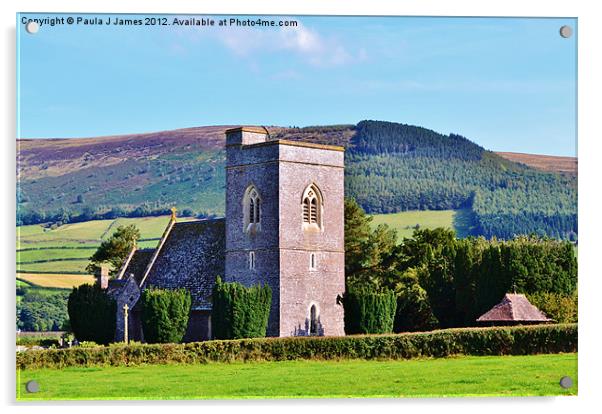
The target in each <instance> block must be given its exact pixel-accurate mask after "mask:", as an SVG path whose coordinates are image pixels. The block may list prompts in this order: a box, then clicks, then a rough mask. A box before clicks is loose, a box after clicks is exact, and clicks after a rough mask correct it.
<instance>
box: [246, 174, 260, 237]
mask: <svg viewBox="0 0 602 414" xmlns="http://www.w3.org/2000/svg"><path fill="white" fill-rule="evenodd" d="M242 207H243V219H244V220H243V221H244V223H243V226H244V231H245V232H256V231H258V230H260V229H261V226H260V224H261V197H260V196H259V192H258V191H257V189H256V188H255V186H253V185H250V186H249V187H248V188H247V190H246V191H245V194H244V197H243V206H242Z"/></svg>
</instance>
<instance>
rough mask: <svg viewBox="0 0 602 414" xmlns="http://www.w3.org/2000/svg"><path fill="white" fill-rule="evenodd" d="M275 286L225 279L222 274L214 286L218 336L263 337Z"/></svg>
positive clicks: (214, 323) (213, 320) (213, 324)
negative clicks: (225, 280) (223, 279)
mask: <svg viewBox="0 0 602 414" xmlns="http://www.w3.org/2000/svg"><path fill="white" fill-rule="evenodd" d="M271 303H272V290H271V289H270V287H269V286H251V287H245V286H243V285H242V284H240V283H238V282H234V283H224V282H222V280H221V279H220V278H219V277H218V278H217V281H216V283H215V286H214V288H213V308H212V311H211V327H212V332H213V335H214V337H215V338H217V339H242V338H262V337H264V336H265V335H266V330H267V327H268V317H269V316H270V305H271Z"/></svg>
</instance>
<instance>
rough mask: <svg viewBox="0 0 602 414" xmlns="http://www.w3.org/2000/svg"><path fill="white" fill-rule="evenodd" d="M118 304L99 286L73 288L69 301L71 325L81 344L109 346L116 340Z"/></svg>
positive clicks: (68, 309) (68, 308)
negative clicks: (91, 343)
mask: <svg viewBox="0 0 602 414" xmlns="http://www.w3.org/2000/svg"><path fill="white" fill-rule="evenodd" d="M116 309H117V304H116V303H115V300H114V299H113V298H111V297H109V296H108V295H107V294H106V293H105V291H103V290H102V289H100V287H98V286H97V285H81V286H79V287H75V288H73V291H72V292H71V294H70V295H69V300H68V301H67V312H68V313H69V323H70V325H71V329H72V330H73V334H74V335H75V337H76V338H77V340H78V341H79V342H84V341H91V342H96V343H99V344H108V343H109V342H111V341H112V340H113V339H114V338H115V315H116Z"/></svg>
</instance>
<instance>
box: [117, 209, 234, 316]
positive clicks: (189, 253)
mask: <svg viewBox="0 0 602 414" xmlns="http://www.w3.org/2000/svg"><path fill="white" fill-rule="evenodd" d="M225 240H226V228H225V220H224V219H213V220H196V221H187V222H180V223H178V222H175V223H173V226H172V227H171V228H170V227H168V229H167V231H166V233H165V235H164V237H163V240H162V241H161V242H160V243H159V247H158V248H157V249H159V250H158V251H157V253H156V257H154V262H153V263H152V265H151V267H150V269H147V270H146V273H147V274H146V275H145V276H143V279H142V281H141V283H142V288H143V289H144V288H146V287H148V286H156V287H160V288H167V289H178V288H185V289H187V290H189V291H190V293H191V296H192V309H194V310H210V309H211V292H212V289H213V285H214V284H215V279H216V277H217V276H220V275H221V276H223V275H224V271H225ZM145 257H146V256H144V257H143V256H141V257H140V263H143V261H144V259H145ZM132 260H133V258H132ZM151 260H153V258H148V259H147V262H146V263H149V262H150V261H151ZM126 274H127V273H126ZM134 274H135V275H136V273H134Z"/></svg>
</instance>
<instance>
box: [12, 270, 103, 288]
mask: <svg viewBox="0 0 602 414" xmlns="http://www.w3.org/2000/svg"><path fill="white" fill-rule="evenodd" d="M18 278H19V279H17V286H19V282H21V283H23V282H27V284H29V285H33V286H39V287H43V288H45V287H48V288H61V289H71V288H72V287H74V286H79V285H83V284H84V283H88V284H92V283H94V278H93V277H92V276H88V275H61V274H56V273H19V274H18ZM27 284H25V286H26V285H27ZM22 286H23V285H22Z"/></svg>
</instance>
